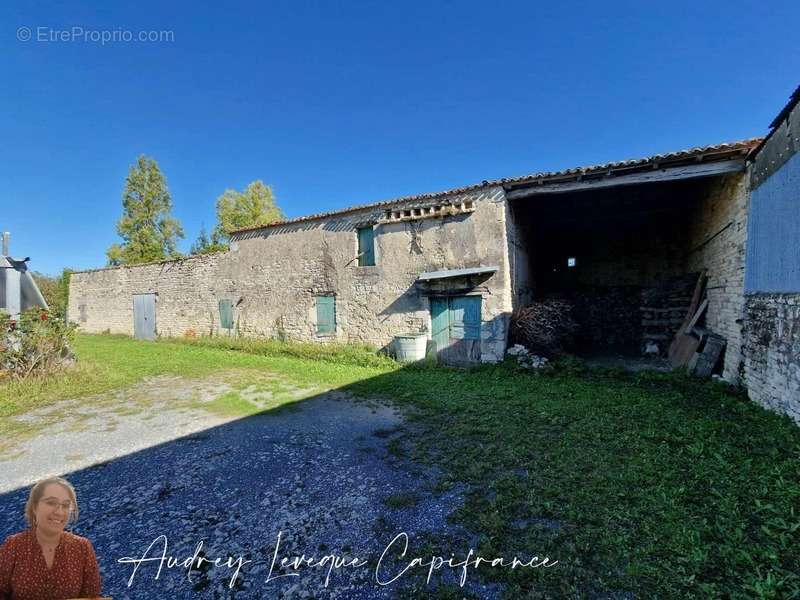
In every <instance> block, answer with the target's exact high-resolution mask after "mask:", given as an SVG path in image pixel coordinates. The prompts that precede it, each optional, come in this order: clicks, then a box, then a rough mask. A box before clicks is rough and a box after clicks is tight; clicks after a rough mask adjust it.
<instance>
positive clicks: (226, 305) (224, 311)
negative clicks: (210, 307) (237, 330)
mask: <svg viewBox="0 0 800 600" xmlns="http://www.w3.org/2000/svg"><path fill="white" fill-rule="evenodd" d="M219 326H220V327H222V328H223V329H233V304H232V303H231V301H230V300H220V301H219Z"/></svg>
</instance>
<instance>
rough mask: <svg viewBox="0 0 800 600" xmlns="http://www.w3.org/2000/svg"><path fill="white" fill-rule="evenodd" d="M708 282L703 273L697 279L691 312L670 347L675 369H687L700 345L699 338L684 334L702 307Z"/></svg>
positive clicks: (671, 361)
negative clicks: (701, 302)
mask: <svg viewBox="0 0 800 600" xmlns="http://www.w3.org/2000/svg"><path fill="white" fill-rule="evenodd" d="M706 281H707V278H706V273H705V271H703V272H702V273H700V276H699V277H698V278H697V283H696V284H695V286H694V293H693V294H692V301H691V303H690V304H689V310H688V311H687V312H686V317H685V319H684V321H683V323H681V326H680V328H679V329H678V333H677V334H676V335H675V338H674V339H673V340H672V343H671V344H670V345H669V351H668V352H667V356H668V357H669V362H670V364H671V365H672V366H673V367H685V366H686V365H687V364H688V363H689V360H690V359H691V358H692V355H694V353H695V352H696V351H697V348H698V346H699V345H700V340H699V339H698V338H696V337H694V336H693V335H687V334H686V333H684V332H685V331H686V326H687V325H689V323H690V322H691V321H692V319H693V318H694V315H695V313H696V312H697V309H698V308H699V306H700V301H701V298H702V297H703V293H704V292H705V288H706Z"/></svg>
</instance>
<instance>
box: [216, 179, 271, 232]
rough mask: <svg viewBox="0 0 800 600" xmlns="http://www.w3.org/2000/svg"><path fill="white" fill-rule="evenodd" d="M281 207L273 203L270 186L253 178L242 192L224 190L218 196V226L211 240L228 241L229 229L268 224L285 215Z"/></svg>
mask: <svg viewBox="0 0 800 600" xmlns="http://www.w3.org/2000/svg"><path fill="white" fill-rule="evenodd" d="M284 218H285V216H284V214H283V211H282V210H281V209H280V208H279V207H278V205H277V204H276V203H275V197H274V195H273V194H272V188H270V187H269V186H268V185H264V182H263V181H261V180H260V179H259V180H256V181H254V182H252V183H251V184H250V185H248V186H247V188H245V190H244V191H243V192H239V191H236V190H225V191H224V192H223V193H222V195H221V196H220V197H219V198H217V226H216V227H215V228H214V232H213V234H212V238H211V242H212V244H227V243H228V240H229V234H230V232H231V231H235V230H237V229H243V228H245V227H255V226H256V225H269V224H270V223H274V222H276V221H280V220H282V219H284Z"/></svg>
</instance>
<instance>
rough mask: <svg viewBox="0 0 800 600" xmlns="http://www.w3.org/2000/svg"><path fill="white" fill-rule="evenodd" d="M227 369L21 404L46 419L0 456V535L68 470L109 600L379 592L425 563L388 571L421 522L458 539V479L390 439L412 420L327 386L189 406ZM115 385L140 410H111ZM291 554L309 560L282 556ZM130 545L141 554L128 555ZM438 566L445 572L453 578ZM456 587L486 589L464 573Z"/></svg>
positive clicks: (389, 592)
mask: <svg viewBox="0 0 800 600" xmlns="http://www.w3.org/2000/svg"><path fill="white" fill-rule="evenodd" d="M226 381H227V380H226V379H225V378H224V377H222V378H220V377H216V378H211V379H206V380H197V381H187V380H182V379H180V378H172V379H170V378H166V379H164V378H159V379H158V380H150V381H147V382H143V383H142V384H140V385H138V386H134V387H133V388H131V389H128V390H123V391H121V392H117V393H115V394H116V396H114V395H113V394H112V398H111V399H112V400H113V399H114V397H116V399H117V402H109V403H106V404H104V403H103V402H93V403H91V405H92V406H93V408H92V409H91V410H88V409H86V410H87V413H89V414H88V416H86V415H84V416H82V417H81V416H80V414H78V413H76V412H75V411H78V410H80V407H81V406H86V405H87V403H86V402H84V403H82V404H78V403H62V404H57V405H55V406H54V407H52V408H51V409H48V410H47V411H39V412H37V413H29V414H28V415H27V416H26V417H25V418H27V419H30V420H31V422H35V421H36V420H37V419H39V420H40V421H43V422H45V423H46V424H47V425H48V428H47V429H44V430H42V431H40V432H39V433H38V434H37V435H35V436H33V437H31V438H30V439H28V440H27V441H24V442H21V443H20V444H19V445H18V447H16V448H14V449H13V451H12V452H10V453H6V455H5V456H4V457H2V459H3V460H2V462H0V468H1V469H2V475H0V486H2V491H3V492H4V493H3V494H2V495H0V525H1V526H2V527H1V528H0V536H2V537H5V535H8V534H10V533H13V532H15V531H18V530H20V529H21V528H22V527H23V521H22V518H21V515H22V510H23V506H24V502H25V498H26V496H27V491H28V490H27V489H26V487H27V486H29V485H30V483H31V482H32V481H33V480H35V479H37V478H38V477H40V476H42V475H45V474H53V473H67V477H68V478H69V479H70V481H72V483H73V484H74V485H75V487H76V489H77V491H78V495H79V500H80V502H81V518H80V520H79V522H78V524H77V526H76V528H75V532H76V533H79V534H81V535H85V536H87V537H88V538H89V539H90V540H92V542H93V543H94V546H95V550H96V552H97V555H98V559H99V561H100V567H101V573H102V576H103V581H104V588H103V591H104V593H105V594H107V595H111V596H113V597H114V598H115V599H116V600H122V599H124V598H149V599H151V598H262V597H264V598H269V597H278V598H281V597H282V598H389V597H393V596H394V595H395V594H397V593H398V592H399V591H401V590H402V589H403V587H404V586H407V585H410V584H411V583H412V582H413V578H414V574H421V573H422V574H426V573H427V569H415V570H412V571H409V572H408V573H407V574H405V575H403V576H401V577H399V578H397V579H396V580H395V581H393V582H391V583H388V582H389V580H391V579H393V578H394V577H395V576H396V575H397V574H398V573H400V572H401V571H402V567H403V566H404V565H406V564H408V562H409V561H410V560H411V559H412V558H414V557H420V558H422V559H423V560H430V550H429V551H428V555H427V556H426V555H425V552H424V551H422V549H421V547H420V546H421V544H422V543H423V541H424V538H425V536H426V535H427V534H436V535H437V536H441V535H446V536H450V535H454V536H456V537H458V538H460V539H468V536H467V534H466V532H463V531H460V530H456V528H455V527H454V526H452V525H449V524H447V521H446V517H447V515H448V514H449V513H450V512H452V511H453V510H454V509H455V508H456V507H457V506H459V505H460V504H461V502H462V500H463V498H462V497H461V495H460V490H458V489H454V490H451V491H449V492H447V493H436V492H434V491H433V490H434V488H435V483H436V480H437V476H436V473H435V472H434V471H433V470H431V469H430V468H421V467H419V466H417V465H415V464H413V463H410V462H409V461H407V460H405V459H403V458H401V456H402V454H401V453H398V452H397V448H398V447H400V446H401V439H402V438H404V437H405V436H408V435H409V433H410V432H409V429H408V427H409V426H408V424H407V423H405V421H404V419H403V416H402V415H401V414H400V413H399V412H397V411H396V410H395V409H393V408H391V407H389V406H386V405H384V404H379V403H376V402H367V401H357V400H355V399H353V398H351V397H349V396H347V395H346V394H343V393H341V392H330V391H329V392H322V393H319V394H316V395H313V396H312V397H310V398H308V399H304V400H302V401H298V402H296V403H294V404H291V405H287V406H283V407H281V408H278V409H275V410H271V411H270V410H268V411H266V412H262V413H259V414H256V415H253V416H249V417H246V418H240V419H235V420H232V418H231V417H230V416H228V417H226V416H224V415H219V414H213V413H210V412H208V411H205V410H203V408H202V407H201V404H202V402H203V401H204V400H203V399H204V398H205V400H209V399H211V398H213V397H215V396H218V395H219V394H220V393H224V391H225V390H226V389H227V388H226V385H230V383H229V382H226ZM148 386H149V387H148ZM288 393H290V394H295V395H296V396H297V397H298V398H302V397H305V396H308V395H309V390H300V389H295V390H291V389H290V390H289V392H288ZM120 394H121V396H120ZM258 394H259V393H258V392H257V391H254V392H253V394H252V395H251V396H252V399H253V401H254V402H256V403H258V402H259V395H258ZM123 397H128V398H131V397H138V398H141V399H143V400H142V401H143V402H145V401H146V402H145V404H146V405H147V410H146V411H144V412H140V411H136V410H128V411H122V413H120V411H119V404H118V401H119V399H120V398H123ZM198 398H199V402H198ZM187 399H191V402H189V401H188V400H187ZM262 399H264V398H262ZM266 400H267V401H268V398H266ZM267 401H265V402H264V406H268V402H267ZM98 407H100V408H98ZM103 407H105V408H103ZM76 414H78V417H79V421H80V423H81V424H82V426H81V427H75V426H74V423H72V421H71V418H72V417H74V416H75V415H76ZM68 415H69V417H68ZM71 423H72V424H71ZM78 469H79V470H78ZM403 532H405V533H406V534H407V535H408V540H409V547H408V552H407V554H406V557H405V558H403V559H400V557H399V555H400V552H401V551H402V542H403V541H404V538H402V537H399V538H397V540H396V542H395V543H394V544H393V545H390V543H391V542H392V540H393V539H395V537H396V536H398V534H402V533H403ZM201 543H202V546H201V547H200V548H199V549H198V546H199V545H200V544H201ZM387 546H389V548H388V550H387V552H386V556H385V557H384V560H383V561H379V559H380V557H381V554H382V553H383V552H384V550H386V549H387ZM467 551H468V548H466V547H458V548H452V552H454V553H455V554H456V555H457V556H459V555H460V556H462V557H464V556H465V555H466V553H467ZM301 555H305V558H306V559H310V558H311V557H314V559H313V560H306V561H305V562H303V563H302V564H300V563H296V564H295V565H291V564H290V565H288V566H286V567H284V568H281V559H284V558H285V559H287V560H292V559H294V558H295V557H298V556H301ZM162 556H167V557H174V558H175V559H176V560H175V561H172V562H171V563H170V562H167V561H166V560H164V561H163V562H162V561H161V560H160V559H161V558H162ZM326 556H328V557H329V558H325V557H326ZM330 556H333V557H339V560H338V562H336V561H335V558H330ZM192 557H195V559H194V560H192ZM197 557H203V558H204V559H205V560H204V561H198V560H197ZM448 557H449V556H446V557H445V558H448ZM126 558H127V559H130V560H128V561H127V562H124V561H125V559H126ZM142 558H150V559H151V560H149V561H140V562H138V563H137V562H133V561H135V560H137V559H142ZM120 559H122V561H123V562H120ZM215 559H216V564H215ZM354 559H357V564H353V560H354ZM198 562H202V564H200V567H199V568H198V567H197V565H198ZM379 562H380V565H381V569H380V571H379V572H378V573H376V568H377V567H378V564H379ZM320 563H321V564H320ZM332 563H333V566H331V564H332ZM188 564H191V565H192V568H191V569H188V568H186V566H185V565H188ZM159 565H161V566H162V568H161V571H160V572H159ZM442 573H444V577H445V581H447V582H448V583H449V582H452V581H454V579H455V577H457V576H458V574H457V573H455V571H454V570H451V571H449V572H448V571H446V570H443V571H442ZM377 579H380V580H381V583H387V585H378V583H377V582H376V580H377ZM326 580H327V581H326ZM437 581H441V580H440V578H439V574H437V575H436V576H434V578H433V579H432V582H434V583H432V586H433V585H435V582H437ZM326 584H327V585H326ZM432 589H433V588H432V587H431V588H430V590H431V591H432ZM464 591H465V592H467V591H469V592H471V593H472V594H474V595H475V596H477V597H481V598H486V597H488V598H491V597H495V596H497V595H498V590H496V589H494V588H487V587H482V586H480V585H479V584H478V583H477V582H475V581H474V580H469V579H468V584H467V587H466V588H465V590H464Z"/></svg>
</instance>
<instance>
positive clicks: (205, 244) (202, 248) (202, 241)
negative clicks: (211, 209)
mask: <svg viewBox="0 0 800 600" xmlns="http://www.w3.org/2000/svg"><path fill="white" fill-rule="evenodd" d="M227 248H228V246H227V244H223V243H222V242H220V241H219V239H218V236H217V235H212V236H211V237H209V236H208V232H207V231H206V226H205V225H201V226H200V234H199V235H198V236H197V239H196V240H195V241H194V243H193V244H192V247H191V249H190V250H189V254H209V253H211V252H219V251H220V250H227Z"/></svg>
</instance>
